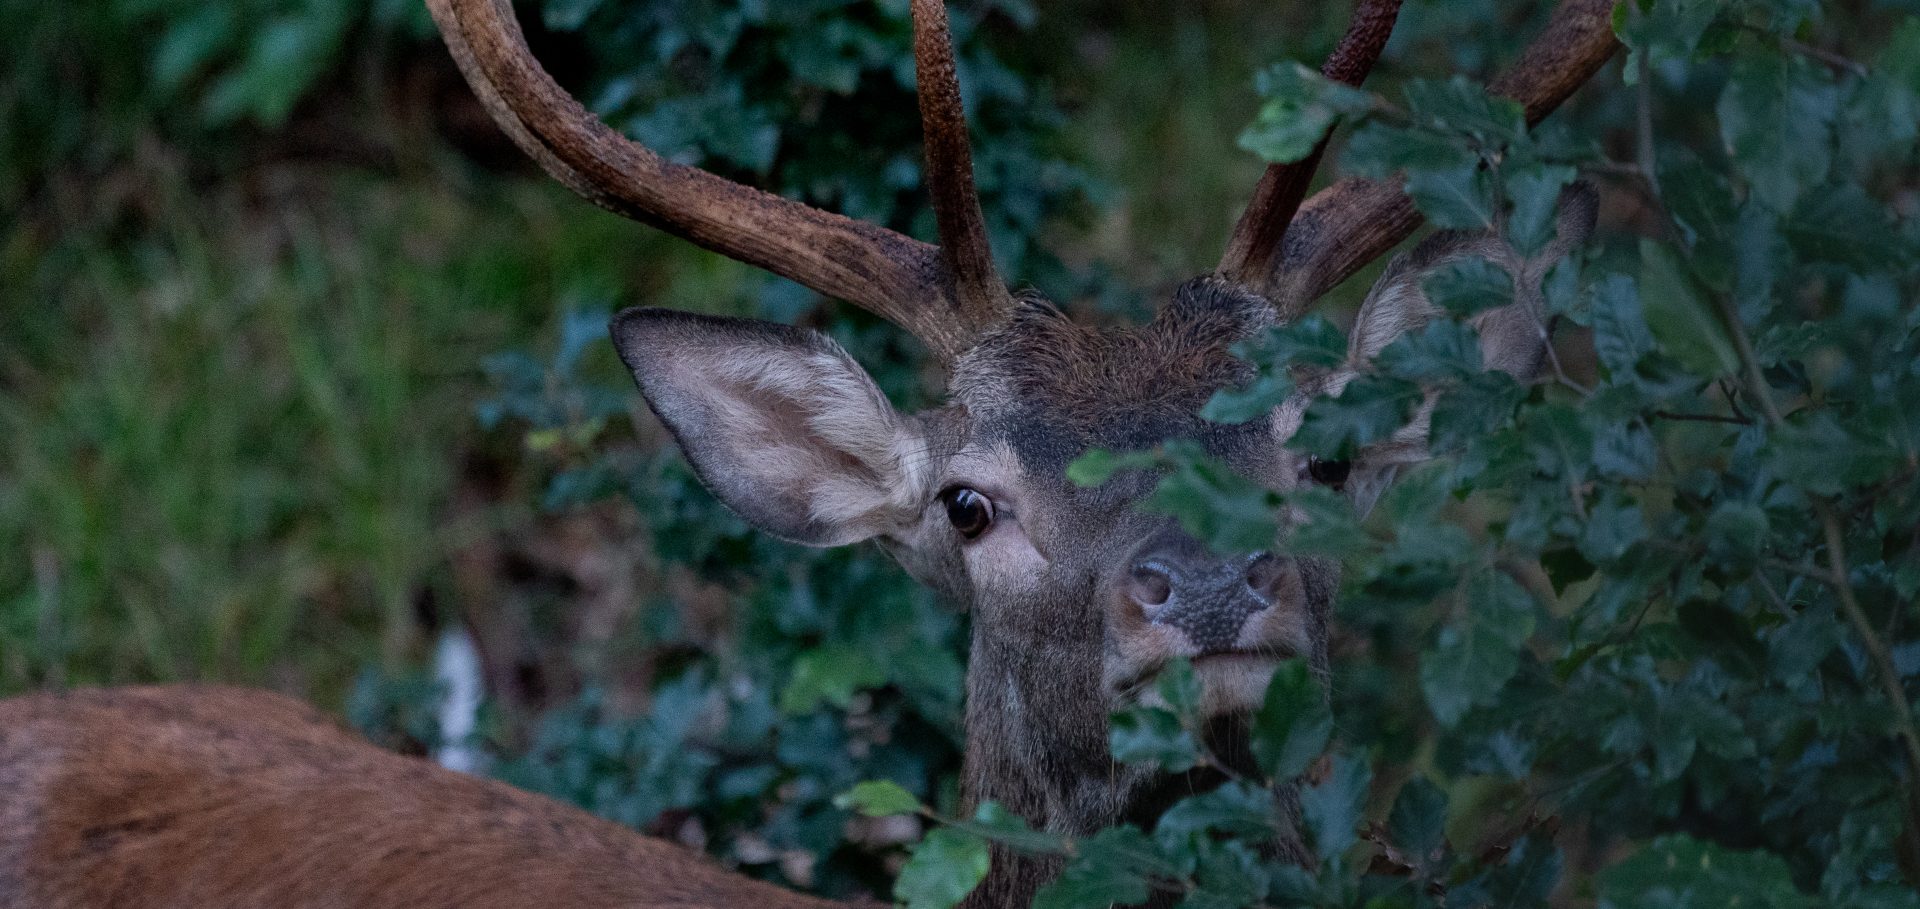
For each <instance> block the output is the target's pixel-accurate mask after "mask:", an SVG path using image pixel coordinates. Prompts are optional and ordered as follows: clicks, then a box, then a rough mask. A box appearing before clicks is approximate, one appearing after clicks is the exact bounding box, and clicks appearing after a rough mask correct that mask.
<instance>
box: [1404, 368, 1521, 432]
mask: <svg viewBox="0 0 1920 909" xmlns="http://www.w3.org/2000/svg"><path fill="white" fill-rule="evenodd" d="M1526 396H1527V388H1526V386H1524V385H1521V384H1520V383H1519V382H1518V381H1516V380H1515V379H1514V378H1513V376H1510V375H1508V374H1506V373H1504V372H1499V371H1493V372H1480V373H1475V374H1473V375H1471V376H1468V377H1467V380H1466V381H1465V382H1462V383H1460V384H1459V385H1456V386H1454V387H1453V388H1450V389H1448V390H1446V391H1445V392H1442V393H1441V394H1440V397H1439V400H1437V401H1435V402H1434V405H1433V417H1432V419H1431V422H1430V423H1429V426H1428V429H1429V441H1428V445H1429V447H1430V448H1431V449H1432V450H1433V451H1435V452H1449V451H1457V450H1459V449H1461V448H1463V447H1465V446H1466V445H1467V444H1468V443H1470V442H1472V441H1474V440H1476V439H1479V438H1482V437H1484V436H1485V435H1487V434H1488V433H1490V432H1493V431H1494V430H1495V429H1498V428H1499V427H1500V426H1502V425H1504V424H1505V423H1506V422H1507V420H1508V418H1510V417H1512V416H1513V409H1514V408H1515V407H1517V406H1519V404H1520V402H1521V400H1523V399H1525V398H1526Z"/></svg>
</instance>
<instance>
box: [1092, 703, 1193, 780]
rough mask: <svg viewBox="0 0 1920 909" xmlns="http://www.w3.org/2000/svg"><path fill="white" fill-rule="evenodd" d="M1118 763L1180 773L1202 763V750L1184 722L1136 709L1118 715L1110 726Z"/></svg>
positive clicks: (1109, 737)
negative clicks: (1147, 766)
mask: <svg viewBox="0 0 1920 909" xmlns="http://www.w3.org/2000/svg"><path fill="white" fill-rule="evenodd" d="M1107 745H1108V747H1109V748H1110V749H1111V750H1112V751H1113V757H1114V760H1117V761H1119V762H1121V763H1123V764H1146V765H1149V766H1154V767H1160V768H1162V769H1165V770H1168V771H1171V772H1173V773H1179V772H1181V771H1184V770H1190V769H1192V768H1193V766H1194V765H1195V764H1198V763H1199V762H1200V746H1199V744H1198V743H1197V742H1195V741H1194V739H1193V733H1191V732H1189V731H1188V730H1187V728H1186V727H1185V726H1183V725H1181V723H1180V718H1179V717H1178V716H1175V715H1174V714H1173V713H1171V712H1169V711H1166V710H1162V709H1160V708H1158V707H1134V708H1130V709H1127V710H1122V711H1120V712H1118V713H1115V714H1114V715H1113V716H1112V718H1111V719H1110V720H1109V723H1108V726H1107Z"/></svg>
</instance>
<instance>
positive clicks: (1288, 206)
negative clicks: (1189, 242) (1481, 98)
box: [1219, 0, 1401, 287]
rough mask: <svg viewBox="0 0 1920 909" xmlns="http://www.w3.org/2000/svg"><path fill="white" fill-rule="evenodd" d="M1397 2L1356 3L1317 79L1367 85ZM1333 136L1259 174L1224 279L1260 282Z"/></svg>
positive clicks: (1224, 261) (1230, 246)
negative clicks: (1310, 149) (1299, 155)
mask: <svg viewBox="0 0 1920 909" xmlns="http://www.w3.org/2000/svg"><path fill="white" fill-rule="evenodd" d="M1400 2H1401V0H1360V3H1359V5H1358V6H1356V7H1355V8H1354V10H1353V18H1352V19H1351V20H1350V21H1349V22H1348V23H1347V31H1346V34H1344V35H1341V36H1340V43H1339V44H1338V45H1336V46H1335V47H1334V49H1333V53H1331V54H1329V55H1328V56H1327V62H1326V63H1324V64H1322V65H1321V66H1320V75H1322V76H1325V77H1327V78H1328V79H1331V80H1333V81H1335V82H1339V83H1342V84H1345V85H1356V86H1357V85H1359V84H1360V83H1361V82H1364V81H1366V78H1367V73H1369V72H1372V71H1373V65H1374V64H1375V63H1377V62H1379V60H1380V52H1381V51H1382V50H1385V49H1386V46H1387V39H1388V38H1390V37H1392V36H1393V24H1394V22H1395V21H1396V20H1397V19H1398V18H1399V17H1400ZM1332 135H1333V133H1332V131H1331V130H1329V131H1328V132H1327V135H1324V136H1321V137H1320V142H1319V144H1317V145H1315V146H1314V147H1313V151H1312V152H1311V153H1310V154H1308V155H1307V156H1306V157H1305V158H1302V159H1300V160H1298V161H1295V162H1292V163H1290V164H1273V165H1269V166H1268V167H1267V170H1266V173H1264V174H1262V175H1261V176H1260V184H1259V185H1258V186H1256V187H1254V190H1253V198H1252V200H1250V201H1249V202H1248V203H1247V210H1246V211H1245V212H1242V213H1241V215H1240V221H1239V223H1237V224H1235V225H1234V227H1233V236H1232V238H1231V239H1229V240H1228V241H1227V252H1226V255H1224V256H1222V257H1221V258H1220V268H1219V273H1220V275H1221V276H1222V277H1225V278H1227V279H1228V280H1231V281H1234V282H1236V283H1238V284H1241V285H1245V286H1249V287H1252V286H1257V285H1259V284H1261V283H1264V281H1265V279H1266V275H1267V272H1268V271H1270V270H1271V262H1272V260H1273V257H1274V256H1275V255H1276V254H1277V253H1278V251H1279V249H1280V244H1281V242H1282V241H1283V240H1284V239H1285V238H1286V234H1287V225H1288V224H1289V223H1290V222H1291V221H1292V220H1293V216H1294V213H1295V212H1297V211H1299V209H1300V200H1301V199H1304V198H1306V196H1307V187H1308V186H1309V185H1310V184H1311V183H1312V182H1313V173H1314V171H1316V170H1318V169H1319V167H1320V158H1321V157H1322V156H1323V155H1325V154H1326V151H1327V140H1328V139H1329V138H1331V137H1332Z"/></svg>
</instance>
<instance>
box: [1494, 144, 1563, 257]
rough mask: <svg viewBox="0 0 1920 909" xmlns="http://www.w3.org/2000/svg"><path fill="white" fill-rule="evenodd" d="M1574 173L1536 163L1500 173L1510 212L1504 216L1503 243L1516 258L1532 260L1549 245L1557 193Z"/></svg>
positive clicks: (1558, 202)
mask: <svg viewBox="0 0 1920 909" xmlns="http://www.w3.org/2000/svg"><path fill="white" fill-rule="evenodd" d="M1578 174H1579V172H1578V171H1576V170H1574V169H1573V168H1571V167H1567V166H1565V165H1562V164H1541V163H1538V162H1533V163H1527V164H1521V165H1515V166H1509V167H1507V168H1506V169H1505V170H1504V171H1503V173H1502V182H1503V183H1505V185H1506V190H1507V199H1508V200H1509V201H1511V202H1512V203H1513V211H1512V212H1511V213H1510V214H1508V215H1507V240H1508V241H1509V242H1511V243H1512V244H1513V248H1514V249H1515V250H1518V251H1519V253H1520V255H1522V256H1524V257H1527V258H1532V257H1533V256H1535V255H1538V254H1539V252H1540V251H1541V250H1543V249H1545V248H1546V246H1547V244H1548V243H1551V242H1553V237H1554V220H1555V216H1556V215H1557V214H1558V212H1559V210H1560V191H1561V190H1562V189H1564V188H1566V186H1567V185H1568V184H1570V183H1572V182H1573V180H1574V177H1576V176H1578Z"/></svg>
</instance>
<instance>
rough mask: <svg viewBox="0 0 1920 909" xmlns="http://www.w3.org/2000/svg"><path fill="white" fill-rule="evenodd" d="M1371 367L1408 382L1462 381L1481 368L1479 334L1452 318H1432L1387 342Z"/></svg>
mask: <svg viewBox="0 0 1920 909" xmlns="http://www.w3.org/2000/svg"><path fill="white" fill-rule="evenodd" d="M1373 365H1374V368H1376V369H1378V370H1380V371H1381V372H1382V373H1385V374H1386V375H1389V376H1392V377H1394V378H1396V379H1405V380H1406V381H1408V382H1432V381H1437V380H1443V379H1451V380H1455V381H1464V380H1466V379H1469V378H1471V377H1473V376H1474V375H1476V374H1478V373H1479V372H1480V371H1481V366H1480V336H1479V334H1477V333H1476V332H1474V330H1473V327H1472V326H1470V325H1468V324H1466V323H1464V322H1458V321H1455V320H1453V319H1435V320H1433V321H1431V322H1428V323H1427V324H1426V325H1425V326H1423V327H1421V328H1419V329H1417V330H1414V331H1409V332H1407V333H1405V334H1403V335H1401V336H1400V337H1398V338H1395V339H1394V341H1393V343H1391V344H1388V345H1387V346H1386V348H1385V349H1384V350H1381V351H1380V353H1379V354H1377V355H1376V356H1375V357H1374V358H1373Z"/></svg>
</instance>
